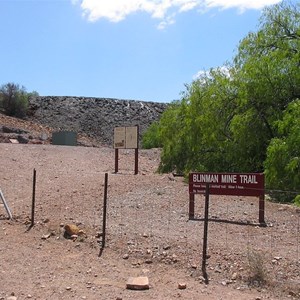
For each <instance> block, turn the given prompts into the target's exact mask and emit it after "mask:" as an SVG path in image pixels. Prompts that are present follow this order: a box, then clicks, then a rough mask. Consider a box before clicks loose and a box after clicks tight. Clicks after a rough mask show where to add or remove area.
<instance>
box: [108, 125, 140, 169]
mask: <svg viewBox="0 0 300 300" xmlns="http://www.w3.org/2000/svg"><path fill="white" fill-rule="evenodd" d="M138 137H139V127H138V126H128V127H115V128H114V149H115V173H118V170H119V149H135V158H134V165H135V166H134V174H138V164H139V163H138V155H139V150H138V148H139V141H138Z"/></svg>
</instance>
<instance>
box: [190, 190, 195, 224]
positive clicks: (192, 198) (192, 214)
mask: <svg viewBox="0 0 300 300" xmlns="http://www.w3.org/2000/svg"><path fill="white" fill-rule="evenodd" d="M194 218H195V194H193V193H190V205H189V220H193V219H194Z"/></svg>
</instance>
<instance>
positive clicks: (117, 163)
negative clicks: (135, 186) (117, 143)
mask: <svg viewBox="0 0 300 300" xmlns="http://www.w3.org/2000/svg"><path fill="white" fill-rule="evenodd" d="M118 171H119V149H118V148H116V149H115V173H118Z"/></svg>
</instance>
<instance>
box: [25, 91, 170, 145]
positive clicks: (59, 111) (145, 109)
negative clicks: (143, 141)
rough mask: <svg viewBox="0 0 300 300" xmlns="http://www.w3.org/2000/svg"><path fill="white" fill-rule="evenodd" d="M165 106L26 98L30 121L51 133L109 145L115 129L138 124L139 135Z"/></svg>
mask: <svg viewBox="0 0 300 300" xmlns="http://www.w3.org/2000/svg"><path fill="white" fill-rule="evenodd" d="M166 107H167V104H166V103H156V102H145V101H134V100H120V99H110V98H85V97H51V96H49V97H35V98H31V99H30V105H29V113H30V117H29V118H30V120H31V121H35V122H38V123H40V124H43V125H46V126H49V127H51V128H53V129H54V130H70V131H75V132H77V133H81V134H85V135H87V136H89V137H91V138H93V139H95V140H96V141H98V142H99V143H102V144H105V145H109V146H110V145H112V142H113V129H114V127H116V126H134V125H139V128H140V136H141V135H142V134H143V132H144V131H145V130H146V129H147V128H148V127H149V125H150V124H151V123H153V122H154V121H157V120H159V118H160V116H161V114H162V113H163V111H164V110H165V109H166Z"/></svg>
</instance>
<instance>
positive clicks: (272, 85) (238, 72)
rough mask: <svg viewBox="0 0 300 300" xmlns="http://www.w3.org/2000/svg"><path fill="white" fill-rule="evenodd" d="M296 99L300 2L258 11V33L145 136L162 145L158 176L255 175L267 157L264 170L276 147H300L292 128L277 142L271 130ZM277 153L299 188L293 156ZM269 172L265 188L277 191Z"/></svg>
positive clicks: (299, 93)
mask: <svg viewBox="0 0 300 300" xmlns="http://www.w3.org/2000/svg"><path fill="white" fill-rule="evenodd" d="M299 98H300V4H299V3H298V4H296V5H293V4H291V3H290V2H288V1H283V2H282V3H280V4H278V5H274V6H270V7H268V8H267V9H265V10H264V12H263V15H262V18H261V20H260V25H259V28H258V31H257V32H251V33H249V34H248V35H247V36H246V37H245V38H244V39H243V40H242V41H241V43H240V44H239V47H238V53H237V55H236V56H235V58H234V59H233V62H232V63H231V64H229V63H228V64H227V65H226V67H225V68H223V67H222V68H217V69H211V70H210V71H209V72H204V73H203V74H202V76H201V77H200V78H199V79H197V80H195V81H193V82H192V83H191V84H190V85H187V86H186V91H185V92H184V94H183V97H182V100H181V101H179V102H177V103H175V104H174V105H172V106H170V108H169V109H168V110H167V111H166V112H165V113H164V114H163V116H162V118H161V120H160V122H159V124H158V125H155V126H156V127H155V130H153V131H152V134H154V132H157V134H158V136H159V141H160V142H161V145H162V147H163V151H162V156H161V165H160V170H161V171H172V170H174V169H176V170H177V171H184V172H189V171H191V170H193V171H198V170H199V171H211V172H212V171H228V172H238V171H239V172H257V171H260V172H261V171H264V162H265V160H266V159H267V162H268V163H266V165H268V168H269V169H270V170H271V169H272V168H273V166H272V161H273V159H276V157H275V154H274V153H275V152H276V151H279V150H278V149H279V148H280V147H279V148H278V149H276V151H275V150H274V149H275V148H276V147H275V146H274V145H275V144H276V145H277V144H278V143H283V142H287V141H289V139H290V138H292V137H293V141H294V143H296V144H294V146H295V147H297V149H299V148H300V145H299V144H297V143H299V140H298V139H297V138H295V137H294V135H297V132H298V133H299V130H298V131H297V130H292V132H295V133H293V134H291V132H290V133H288V134H287V135H286V136H285V137H284V139H287V140H284V141H283V140H282V139H283V136H282V129H281V127H280V126H279V125H278V124H281V123H280V122H281V121H282V120H283V119H284V118H287V117H286V114H290V116H291V118H296V117H297V114H295V113H293V114H291V113H288V112H287V110H288V109H289V110H290V109H291V108H290V105H291V103H294V102H295V101H297V99H299ZM298 118H299V114H298ZM285 122H286V121H285ZM289 142H290V141H289ZM270 143H271V144H270ZM290 143H291V142H290ZM269 145H273V148H272V147H271V146H270V147H271V148H268V147H269ZM274 147H275V148H274ZM267 149H268V151H267ZM283 151H284V152H283V153H284V154H285V155H286V157H287V159H289V157H290V158H291V159H292V161H291V162H290V161H289V162H288V163H287V165H288V166H289V167H288V168H287V169H286V172H287V178H291V177H293V182H297V183H298V180H299V176H300V173H299V172H298V173H297V172H295V173H293V172H294V171H293V170H294V169H293V168H296V167H295V166H296V163H295V157H297V156H295V155H294V154H293V152H291V151H292V147H286V146H285V148H284V150H283ZM278 153H279V152H278ZM272 155H273V156H272ZM278 161H279V160H278ZM274 164H276V162H275V161H274ZM266 165H265V166H266ZM271 166H272V167H271ZM279 171H280V168H278V172H279ZM272 172H273V173H272ZM272 172H271V173H269V174H273V175H272V176H271V175H270V176H267V184H268V185H269V186H272V187H274V188H275V187H276V186H278V187H279V184H278V182H276V181H274V180H275V179H274V180H273V179H272V180H273V181H272V180H271V178H275V177H274V176H275V175H274V174H275V171H272ZM289 172H290V173H289ZM276 176H277V175H276ZM289 176H291V177H289ZM278 178H279V177H278ZM295 178H296V179H295Z"/></svg>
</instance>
